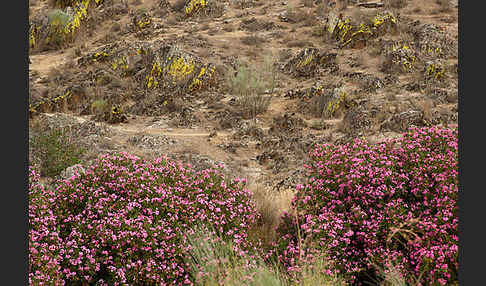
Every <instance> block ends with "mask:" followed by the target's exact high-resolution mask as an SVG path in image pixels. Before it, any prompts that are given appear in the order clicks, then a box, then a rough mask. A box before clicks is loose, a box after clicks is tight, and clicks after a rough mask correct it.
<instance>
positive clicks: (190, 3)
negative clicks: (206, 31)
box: [184, 0, 225, 17]
mask: <svg viewBox="0 0 486 286" xmlns="http://www.w3.org/2000/svg"><path fill="white" fill-rule="evenodd" d="M224 9H225V6H224V5H222V4H221V3H218V1H215V0H186V4H185V5H184V13H185V15H186V17H194V16H201V15H205V16H214V17H220V16H222V15H223V13H224Z"/></svg>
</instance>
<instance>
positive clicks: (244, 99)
mask: <svg viewBox="0 0 486 286" xmlns="http://www.w3.org/2000/svg"><path fill="white" fill-rule="evenodd" d="M276 76H277V75H276V71H275V68H274V66H273V59H272V56H270V55H267V56H266V57H265V59H264V62H263V64H261V65H259V66H258V65H249V66H245V65H243V64H240V65H239V67H238V70H237V71H236V75H231V74H230V75H229V76H228V80H227V84H228V87H229V88H230V91H231V92H232V93H233V94H234V95H236V96H237V97H238V99H237V101H238V105H239V106H240V108H242V109H243V111H244V113H245V114H246V115H247V116H249V117H251V118H255V116H257V115H258V114H260V113H262V112H264V111H266V110H267V108H268V105H269V104H270V100H271V94H272V92H273V89H274V88H275V86H276V83H277V77H276ZM268 94H270V95H268Z"/></svg>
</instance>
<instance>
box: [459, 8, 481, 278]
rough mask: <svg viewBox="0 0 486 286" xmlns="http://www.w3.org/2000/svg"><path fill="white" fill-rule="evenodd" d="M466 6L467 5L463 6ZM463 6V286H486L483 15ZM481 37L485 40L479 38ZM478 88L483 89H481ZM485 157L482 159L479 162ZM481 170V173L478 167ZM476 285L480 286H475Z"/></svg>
mask: <svg viewBox="0 0 486 286" xmlns="http://www.w3.org/2000/svg"><path fill="white" fill-rule="evenodd" d="M465 3H467V4H468V5H465ZM473 3H474V4H482V1H474V2H472V1H464V0H459V65H458V69H459V71H458V73H459V74H458V76H459V78H458V82H459V87H458V89H459V90H458V92H459V93H458V94H459V201H458V204H459V285H461V286H462V285H484V284H485V282H484V276H483V274H484V272H483V271H485V270H484V259H485V255H483V254H484V251H483V249H484V248H483V247H482V245H484V241H485V240H484V236H483V234H482V230H483V229H484V225H485V223H484V218H485V216H484V213H483V212H482V211H483V210H485V200H481V198H480V196H484V194H483V193H484V190H485V189H486V187H485V186H484V181H482V179H484V178H485V174H484V168H481V164H484V162H485V161H484V159H486V158H485V156H484V155H483V154H484V140H483V138H482V135H483V132H484V117H483V115H484V114H485V108H486V105H484V103H483V102H484V95H483V94H484V92H483V89H484V85H482V84H481V83H484V82H485V78H484V73H483V72H482V70H483V69H484V64H483V63H484V48H483V47H484V46H483V44H482V41H481V40H479V39H480V38H482V37H483V36H482V35H483V33H482V30H483V27H484V25H483V24H482V23H481V22H482V20H484V11H485V10H483V9H481V8H482V7H479V5H471V4H473ZM480 35H481V36H480ZM478 83H479V84H478ZM481 155H482V156H481ZM476 166H479V167H476ZM475 282H476V283H475Z"/></svg>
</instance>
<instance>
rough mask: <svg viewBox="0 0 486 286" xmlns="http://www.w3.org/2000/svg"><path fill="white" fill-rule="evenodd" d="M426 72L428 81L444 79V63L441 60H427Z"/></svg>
mask: <svg viewBox="0 0 486 286" xmlns="http://www.w3.org/2000/svg"><path fill="white" fill-rule="evenodd" d="M424 74H425V75H424V76H425V80H426V81H430V80H442V79H444V77H445V69H444V65H443V64H442V62H440V61H429V62H426V63H425V71H424Z"/></svg>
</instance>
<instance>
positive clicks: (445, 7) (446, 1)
mask: <svg viewBox="0 0 486 286" xmlns="http://www.w3.org/2000/svg"><path fill="white" fill-rule="evenodd" d="M435 3H437V4H438V5H439V12H441V13H444V12H450V11H451V8H452V7H451V2H450V0H436V1H435Z"/></svg>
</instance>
